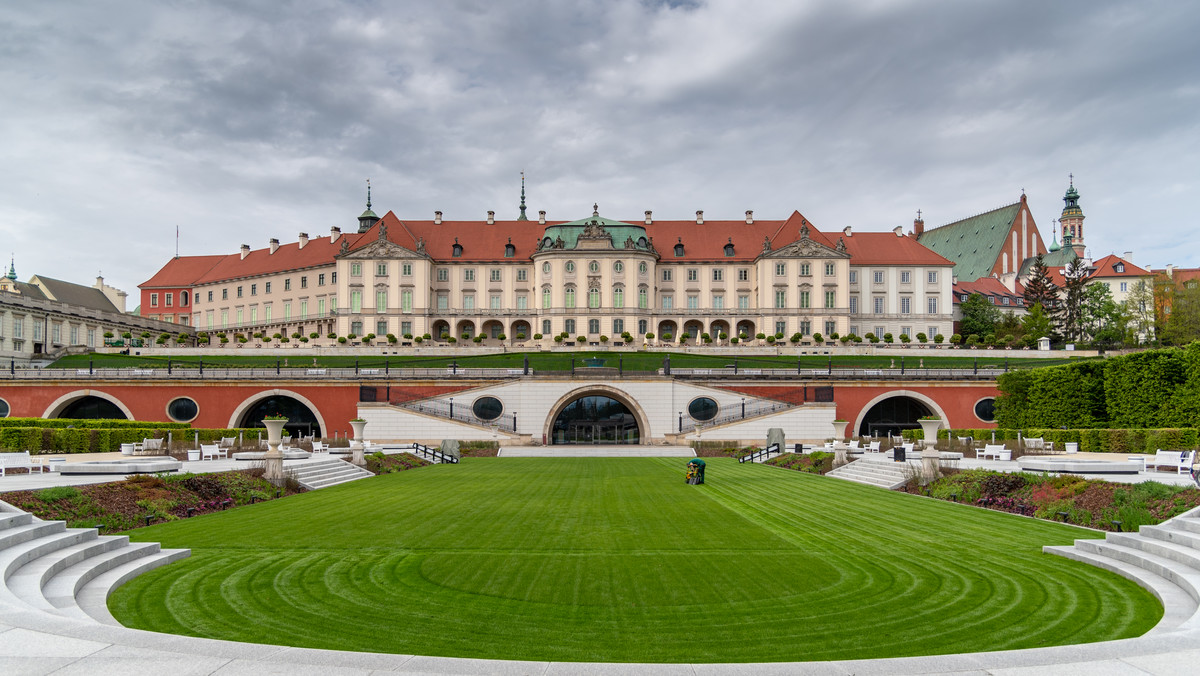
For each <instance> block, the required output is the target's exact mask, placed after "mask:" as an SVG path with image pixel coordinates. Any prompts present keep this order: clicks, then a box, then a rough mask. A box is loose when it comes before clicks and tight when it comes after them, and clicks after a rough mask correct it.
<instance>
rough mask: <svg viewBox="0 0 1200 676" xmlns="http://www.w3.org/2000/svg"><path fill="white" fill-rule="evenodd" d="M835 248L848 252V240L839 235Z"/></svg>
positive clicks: (839, 251) (840, 251)
mask: <svg viewBox="0 0 1200 676" xmlns="http://www.w3.org/2000/svg"><path fill="white" fill-rule="evenodd" d="M835 248H836V249H837V250H838V253H846V240H845V239H844V238H842V237H838V243H837V246H836V247H835Z"/></svg>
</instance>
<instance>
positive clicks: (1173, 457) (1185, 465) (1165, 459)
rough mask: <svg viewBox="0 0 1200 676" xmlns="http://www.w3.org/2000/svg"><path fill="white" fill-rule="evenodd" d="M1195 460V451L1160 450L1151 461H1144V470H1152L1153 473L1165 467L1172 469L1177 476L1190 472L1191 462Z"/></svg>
mask: <svg viewBox="0 0 1200 676" xmlns="http://www.w3.org/2000/svg"><path fill="white" fill-rule="evenodd" d="M1195 458H1196V452H1195V451H1164V450H1162V449H1161V448H1160V449H1159V450H1158V452H1157V453H1155V454H1154V459H1153V460H1147V461H1146V468H1147V469H1149V468H1151V467H1153V468H1154V470H1155V471H1158V470H1159V469H1162V468H1163V467H1167V468H1168V469H1173V470H1175V471H1176V472H1178V473H1179V474H1187V473H1188V472H1190V471H1192V462H1193V461H1194V460H1195Z"/></svg>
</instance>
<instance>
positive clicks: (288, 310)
mask: <svg viewBox="0 0 1200 676" xmlns="http://www.w3.org/2000/svg"><path fill="white" fill-rule="evenodd" d="M291 318H292V304H291V303H284V304H283V321H285V322H286V321H287V320H289V319H291ZM208 319H209V327H208V328H210V329H211V328H212V316H211V313H210V316H209V318H208Z"/></svg>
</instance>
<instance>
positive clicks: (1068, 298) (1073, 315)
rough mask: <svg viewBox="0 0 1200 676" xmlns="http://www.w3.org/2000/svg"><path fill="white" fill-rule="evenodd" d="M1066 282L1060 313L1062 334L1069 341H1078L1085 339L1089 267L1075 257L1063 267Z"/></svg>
mask: <svg viewBox="0 0 1200 676" xmlns="http://www.w3.org/2000/svg"><path fill="white" fill-rule="evenodd" d="M1063 277H1064V278H1066V284H1065V285H1064V286H1063V289H1064V291H1065V294H1064V297H1063V302H1062V314H1061V315H1059V322H1060V326H1061V327H1062V334H1063V337H1065V338H1066V339H1067V340H1068V341H1071V342H1077V341H1080V340H1083V339H1084V328H1085V326H1084V316H1083V314H1084V309H1085V308H1084V301H1085V292H1086V291H1087V278H1088V269H1087V267H1086V266H1085V265H1084V264H1083V261H1082V260H1079V259H1075V260H1073V261H1071V262H1070V263H1068V264H1067V267H1066V268H1064V269H1063Z"/></svg>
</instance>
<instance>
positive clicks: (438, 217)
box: [433, 211, 442, 225]
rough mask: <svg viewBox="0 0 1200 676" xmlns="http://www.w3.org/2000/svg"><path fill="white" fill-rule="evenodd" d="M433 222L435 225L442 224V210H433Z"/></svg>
mask: <svg viewBox="0 0 1200 676" xmlns="http://www.w3.org/2000/svg"><path fill="white" fill-rule="evenodd" d="M433 224H434V225H441V224H442V212H440V211H435V212H433Z"/></svg>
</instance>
